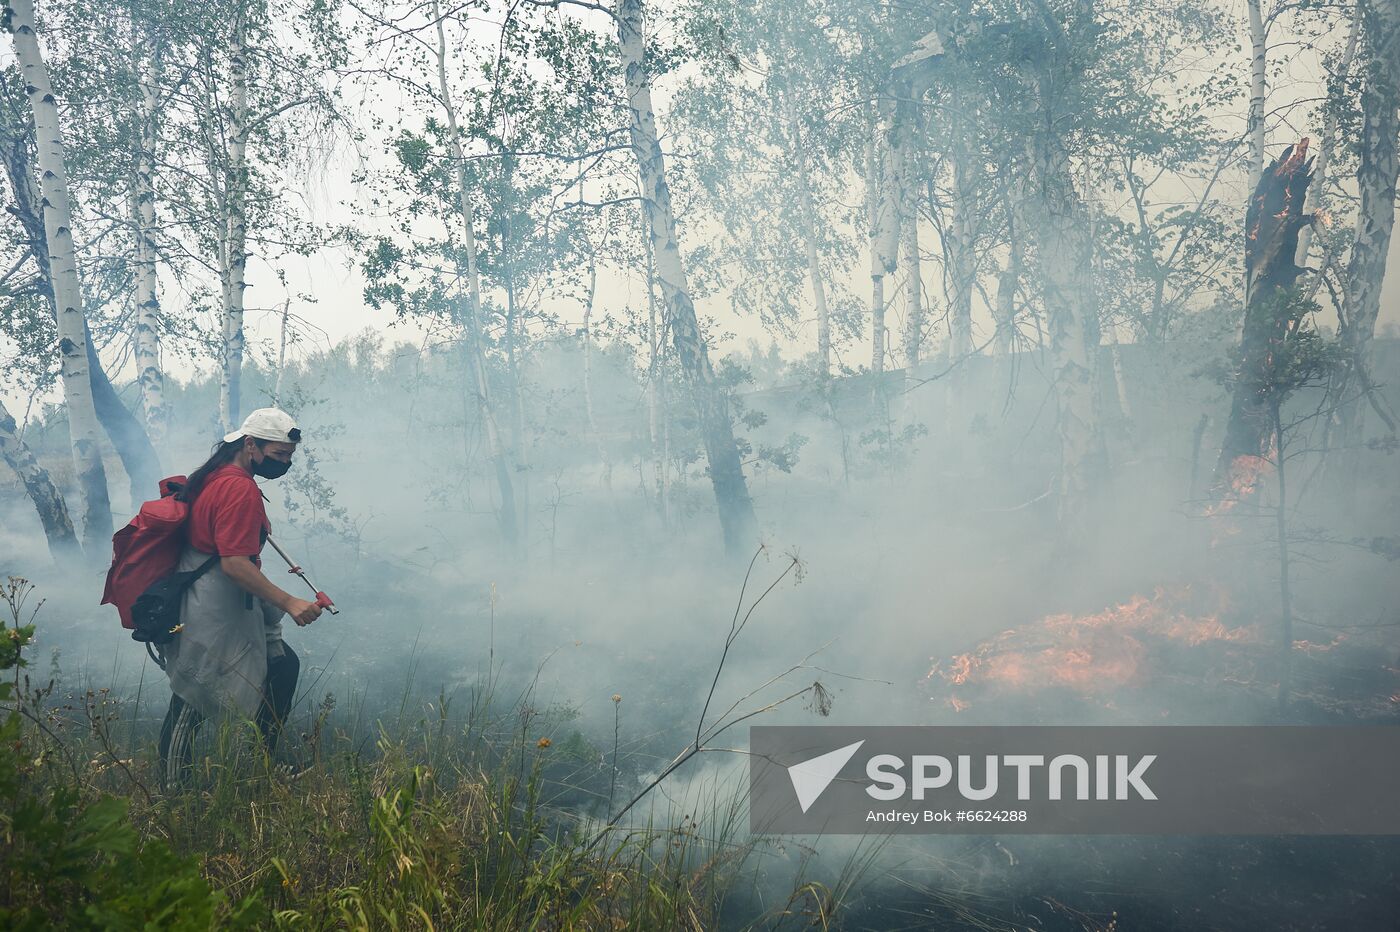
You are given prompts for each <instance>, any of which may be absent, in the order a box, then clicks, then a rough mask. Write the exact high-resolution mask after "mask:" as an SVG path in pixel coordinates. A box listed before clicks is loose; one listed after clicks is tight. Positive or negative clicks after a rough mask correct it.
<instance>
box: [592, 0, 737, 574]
mask: <svg viewBox="0 0 1400 932" xmlns="http://www.w3.org/2000/svg"><path fill="white" fill-rule="evenodd" d="M615 18H616V20H617V31H618V48H619V51H620V52H621V56H622V67H623V72H624V75H625V79H626V88H627V108H628V112H629V116H630V127H629V128H630V133H631V141H632V153H633V155H634V156H635V157H636V159H637V169H638V173H639V174H640V176H641V182H642V203H643V205H644V206H645V208H646V211H647V217H648V224H647V226H648V229H649V231H650V233H651V241H652V252H653V255H654V257H655V268H656V279H657V283H658V284H659V285H660V286H661V298H662V301H663V302H664V304H665V306H666V310H667V313H668V316H669V318H670V326H671V342H672V345H673V346H674V347H675V350H676V358H677V360H678V361H679V363H680V365H681V370H682V371H683V372H684V373H685V376H686V380H687V382H688V383H689V385H690V389H691V394H692V395H693V396H694V400H695V404H696V407H697V408H698V414H699V419H700V430H701V434H702V438H703V440H704V444H705V452H706V456H707V459H708V460H709V472H710V481H711V483H712V484H713V486H714V491H715V504H716V506H717V509H718V512H719V520H720V527H721V529H722V531H723V534H724V543H725V549H726V551H727V552H728V553H730V554H731V555H738V554H742V553H745V552H748V551H749V550H750V548H751V547H752V545H753V543H754V530H755V523H756V522H755V519H754V512H753V501H752V499H750V497H749V490H748V484H747V482H746V481H745V479H744V471H743V466H742V463H741V462H740V460H739V449H738V446H737V445H736V444H735V442H734V426H733V424H732V423H731V422H730V417H729V405H728V402H727V400H726V399H725V397H724V395H723V393H722V392H721V391H720V389H719V387H718V386H717V385H716V384H715V377H714V369H713V367H712V366H711V364H710V357H709V351H708V350H707V349H706V346H705V340H704V337H703V336H702V335H701V333H700V324H699V321H698V320H697V318H696V315H695V305H694V303H693V302H692V300H691V297H690V286H689V283H688V282H687V280H686V275H685V266H684V263H683V262H682V261H681V252H680V242H679V238H678V237H677V233H676V218H675V215H674V213H673V212H672V209H671V192H670V188H669V186H668V185H667V182H666V163H665V159H664V157H663V155H662V152H661V144H660V142H659V140H658V138H657V131H656V116H655V114H654V112H653V110H652V101H651V78H650V76H649V75H648V74H647V72H646V65H645V42H644V38H643V32H642V26H643V24H642V5H641V0H617V7H616V16H615Z"/></svg>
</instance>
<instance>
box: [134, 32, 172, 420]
mask: <svg viewBox="0 0 1400 932" xmlns="http://www.w3.org/2000/svg"><path fill="white" fill-rule="evenodd" d="M156 56H157V53H156V52H155V51H152V52H150V53H149V54H147V56H146V60H145V62H143V64H142V69H141V106H140V109H139V111H138V121H139V125H138V127H137V151H136V173H135V177H134V178H133V185H132V189H133V190H132V208H133V209H132V214H133V217H132V219H133V220H134V221H135V229H136V326H135V328H133V331H132V340H131V345H132V351H133V353H134V355H135V356H136V371H137V380H138V382H139V384H140V386H141V402H142V406H143V408H144V409H145V414H146V434H147V435H148V436H149V437H150V438H151V442H152V443H153V444H159V443H161V442H162V441H163V440H164V439H165V427H166V421H167V419H168V417H169V412H168V411H167V409H166V405H165V374H164V373H163V372H162V371H161V368H160V293H159V289H158V283H157V276H156V244H155V240H154V238H153V237H154V232H155V228H156V198H155V161H156V120H157V106H158V100H157V97H156V71H157V68H158V62H157V59H156Z"/></svg>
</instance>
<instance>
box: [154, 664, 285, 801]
mask: <svg viewBox="0 0 1400 932" xmlns="http://www.w3.org/2000/svg"><path fill="white" fill-rule="evenodd" d="M300 673H301V661H300V660H299V659H298V658H297V655H296V652H295V651H293V650H292V648H291V647H290V646H288V645H287V644H286V642H283V644H282V656H280V657H268V658H267V679H266V680H265V681H264V682H263V701H262V705H260V706H259V707H258V718H257V722H258V730H259V731H261V732H262V737H263V744H264V745H265V746H266V747H267V751H268V753H269V754H271V753H272V752H273V751H274V750H276V748H277V739H278V738H279V737H281V734H282V725H283V724H284V723H285V722H286V720H287V716H288V715H289V714H290V713H291V711H292V697H293V696H295V695H296V691H297V677H298V676H299V675H300ZM202 724H204V716H203V715H202V714H200V712H199V710H198V709H196V708H195V707H194V706H192V705H190V704H189V703H188V702H186V701H185V700H183V699H181V698H180V697H179V696H176V695H173V694H172V695H171V697H170V708H169V709H168V710H166V713H165V722H164V724H162V725H161V727H160V745H159V749H160V778H161V783H162V784H164V785H166V786H176V785H179V784H181V783H184V782H186V781H187V780H188V779H189V775H190V767H191V765H192V764H193V761H194V739H195V736H196V735H197V734H199V726H200V725H202Z"/></svg>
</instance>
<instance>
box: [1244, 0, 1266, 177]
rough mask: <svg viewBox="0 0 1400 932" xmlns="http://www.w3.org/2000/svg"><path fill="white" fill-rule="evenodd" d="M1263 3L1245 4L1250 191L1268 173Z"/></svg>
mask: <svg viewBox="0 0 1400 932" xmlns="http://www.w3.org/2000/svg"><path fill="white" fill-rule="evenodd" d="M1262 4H1263V0H1245V6H1246V8H1247V9H1248V11H1249V55H1250V58H1249V112H1248V115H1247V117H1246V121H1245V131H1246V132H1247V133H1248V135H1249V163H1248V165H1249V190H1250V191H1253V190H1254V189H1255V188H1257V187H1258V186H1259V177H1260V175H1262V174H1263V173H1264V164H1265V162H1266V161H1267V159H1266V158H1265V157H1264V145H1265V142H1266V139H1265V135H1264V107H1265V105H1266V103H1267V95H1268V87H1267V84H1266V81H1267V70H1266V69H1267V67H1268V63H1269V49H1268V34H1267V33H1266V32H1265V30H1264V10H1263V7H1262Z"/></svg>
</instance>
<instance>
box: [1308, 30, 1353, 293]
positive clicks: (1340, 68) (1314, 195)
mask: <svg viewBox="0 0 1400 932" xmlns="http://www.w3.org/2000/svg"><path fill="white" fill-rule="evenodd" d="M1360 35H1361V10H1360V8H1359V7H1358V9H1357V10H1356V12H1355V13H1354V14H1353V15H1352V19H1351V29H1350V31H1349V33H1348V35H1347V44H1346V48H1345V49H1344V50H1343V51H1342V59H1341V61H1340V62H1338V63H1337V80H1338V82H1339V83H1342V84H1343V86H1345V82H1346V78H1347V75H1349V74H1350V73H1351V63H1352V61H1353V60H1355V58H1356V45H1357V39H1358V38H1359V37H1360ZM1336 144H1337V117H1336V113H1335V111H1334V110H1333V109H1332V108H1331V107H1328V108H1326V115H1325V116H1324V117H1323V118H1322V139H1321V140H1320V141H1319V143H1318V147H1317V163H1316V164H1315V165H1314V166H1313V178H1314V179H1315V180H1314V182H1313V184H1312V185H1310V186H1309V187H1308V202H1307V203H1306V204H1304V205H1303V212H1304V213H1305V214H1308V215H1313V214H1316V213H1318V212H1320V211H1323V210H1325V209H1326V206H1327V169H1328V166H1329V165H1330V164H1331V161H1332V148H1333V147H1334V146H1335V145H1336ZM1312 241H1313V224H1311V223H1309V224H1308V225H1307V226H1305V227H1303V230H1302V232H1301V233H1299V234H1298V252H1297V255H1296V256H1295V257H1294V259H1293V264H1294V265H1297V266H1298V267H1300V268H1303V267H1306V266H1307V264H1308V253H1309V252H1311V251H1312Z"/></svg>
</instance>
